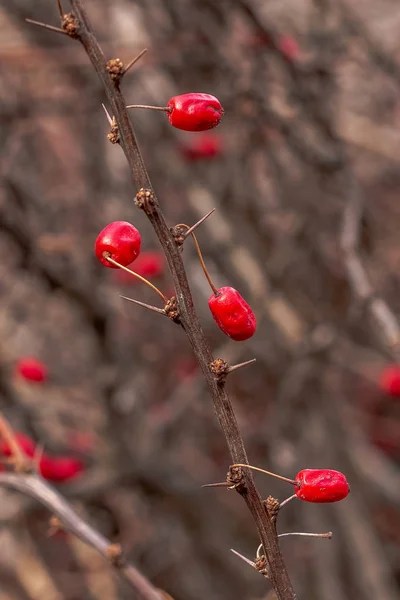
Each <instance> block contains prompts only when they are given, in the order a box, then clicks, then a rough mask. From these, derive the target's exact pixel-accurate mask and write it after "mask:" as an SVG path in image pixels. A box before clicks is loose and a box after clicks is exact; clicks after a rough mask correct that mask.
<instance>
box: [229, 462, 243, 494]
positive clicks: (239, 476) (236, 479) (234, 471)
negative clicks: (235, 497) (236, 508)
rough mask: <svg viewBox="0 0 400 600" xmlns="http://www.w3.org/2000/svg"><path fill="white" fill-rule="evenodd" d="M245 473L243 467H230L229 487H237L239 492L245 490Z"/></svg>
mask: <svg viewBox="0 0 400 600" xmlns="http://www.w3.org/2000/svg"><path fill="white" fill-rule="evenodd" d="M243 475H244V473H243V470H242V468H241V467H229V471H228V472H227V474H226V481H227V482H228V483H229V484H230V488H229V489H235V490H237V491H238V492H239V493H240V492H241V491H243V489H244V487H245V483H244V477H243Z"/></svg>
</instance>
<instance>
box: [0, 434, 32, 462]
mask: <svg viewBox="0 0 400 600" xmlns="http://www.w3.org/2000/svg"><path fill="white" fill-rule="evenodd" d="M14 436H15V439H16V441H17V442H18V445H19V447H20V448H21V450H22V451H23V452H24V453H25V454H26V456H29V457H30V458H32V457H33V456H34V454H35V448H36V444H35V442H34V441H33V440H32V439H31V438H30V437H28V436H27V435H25V434H24V433H19V432H17V433H14ZM0 452H1V454H4V456H11V454H12V452H11V447H10V445H9V443H8V442H7V441H6V440H4V439H2V440H1V441H0Z"/></svg>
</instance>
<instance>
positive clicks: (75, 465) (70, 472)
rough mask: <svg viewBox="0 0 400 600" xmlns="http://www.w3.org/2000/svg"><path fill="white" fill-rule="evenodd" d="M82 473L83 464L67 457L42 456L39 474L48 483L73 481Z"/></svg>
mask: <svg viewBox="0 0 400 600" xmlns="http://www.w3.org/2000/svg"><path fill="white" fill-rule="evenodd" d="M82 471H83V463H82V462H81V461H80V460H78V459H76V458H69V457H68V456H59V457H54V458H53V457H50V456H43V457H42V459H41V461H40V473H41V475H42V477H44V479H47V480H48V481H55V482H63V481H68V480H69V479H73V478H74V477H77V476H78V475H80V474H81V473H82Z"/></svg>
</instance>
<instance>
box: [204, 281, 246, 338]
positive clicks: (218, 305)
mask: <svg viewBox="0 0 400 600" xmlns="http://www.w3.org/2000/svg"><path fill="white" fill-rule="evenodd" d="M208 306H209V307H210V310H211V314H212V316H213V317H214V320H215V322H216V323H217V325H218V327H219V328H220V329H221V331H223V332H224V333H225V335H227V336H229V337H230V338H231V339H232V340H235V341H237V342H240V341H243V340H247V339H248V338H250V337H251V336H252V335H254V333H255V331H256V327H257V323H256V318H255V316H254V313H253V311H252V309H251V308H250V306H249V305H248V304H247V302H246V300H245V299H244V298H243V297H242V296H241V295H240V294H239V292H238V291H237V290H235V289H234V288H232V287H222V288H219V289H218V290H217V293H216V294H213V295H212V296H211V297H210V298H209V300H208Z"/></svg>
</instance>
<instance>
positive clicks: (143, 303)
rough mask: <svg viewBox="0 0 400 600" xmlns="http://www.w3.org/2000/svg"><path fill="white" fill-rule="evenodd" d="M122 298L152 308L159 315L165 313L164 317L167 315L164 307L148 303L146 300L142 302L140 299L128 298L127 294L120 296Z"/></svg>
mask: <svg viewBox="0 0 400 600" xmlns="http://www.w3.org/2000/svg"><path fill="white" fill-rule="evenodd" d="M120 298H123V299H124V300H129V302H133V303H134V304H137V305H138V306H143V308H147V309H149V310H152V311H153V312H156V313H158V314H159V315H164V317H166V316H167V315H166V314H165V310H164V309H163V308H157V306H152V305H151V304H146V303H145V302H140V301H139V300H135V299H134V298H127V296H120Z"/></svg>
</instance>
